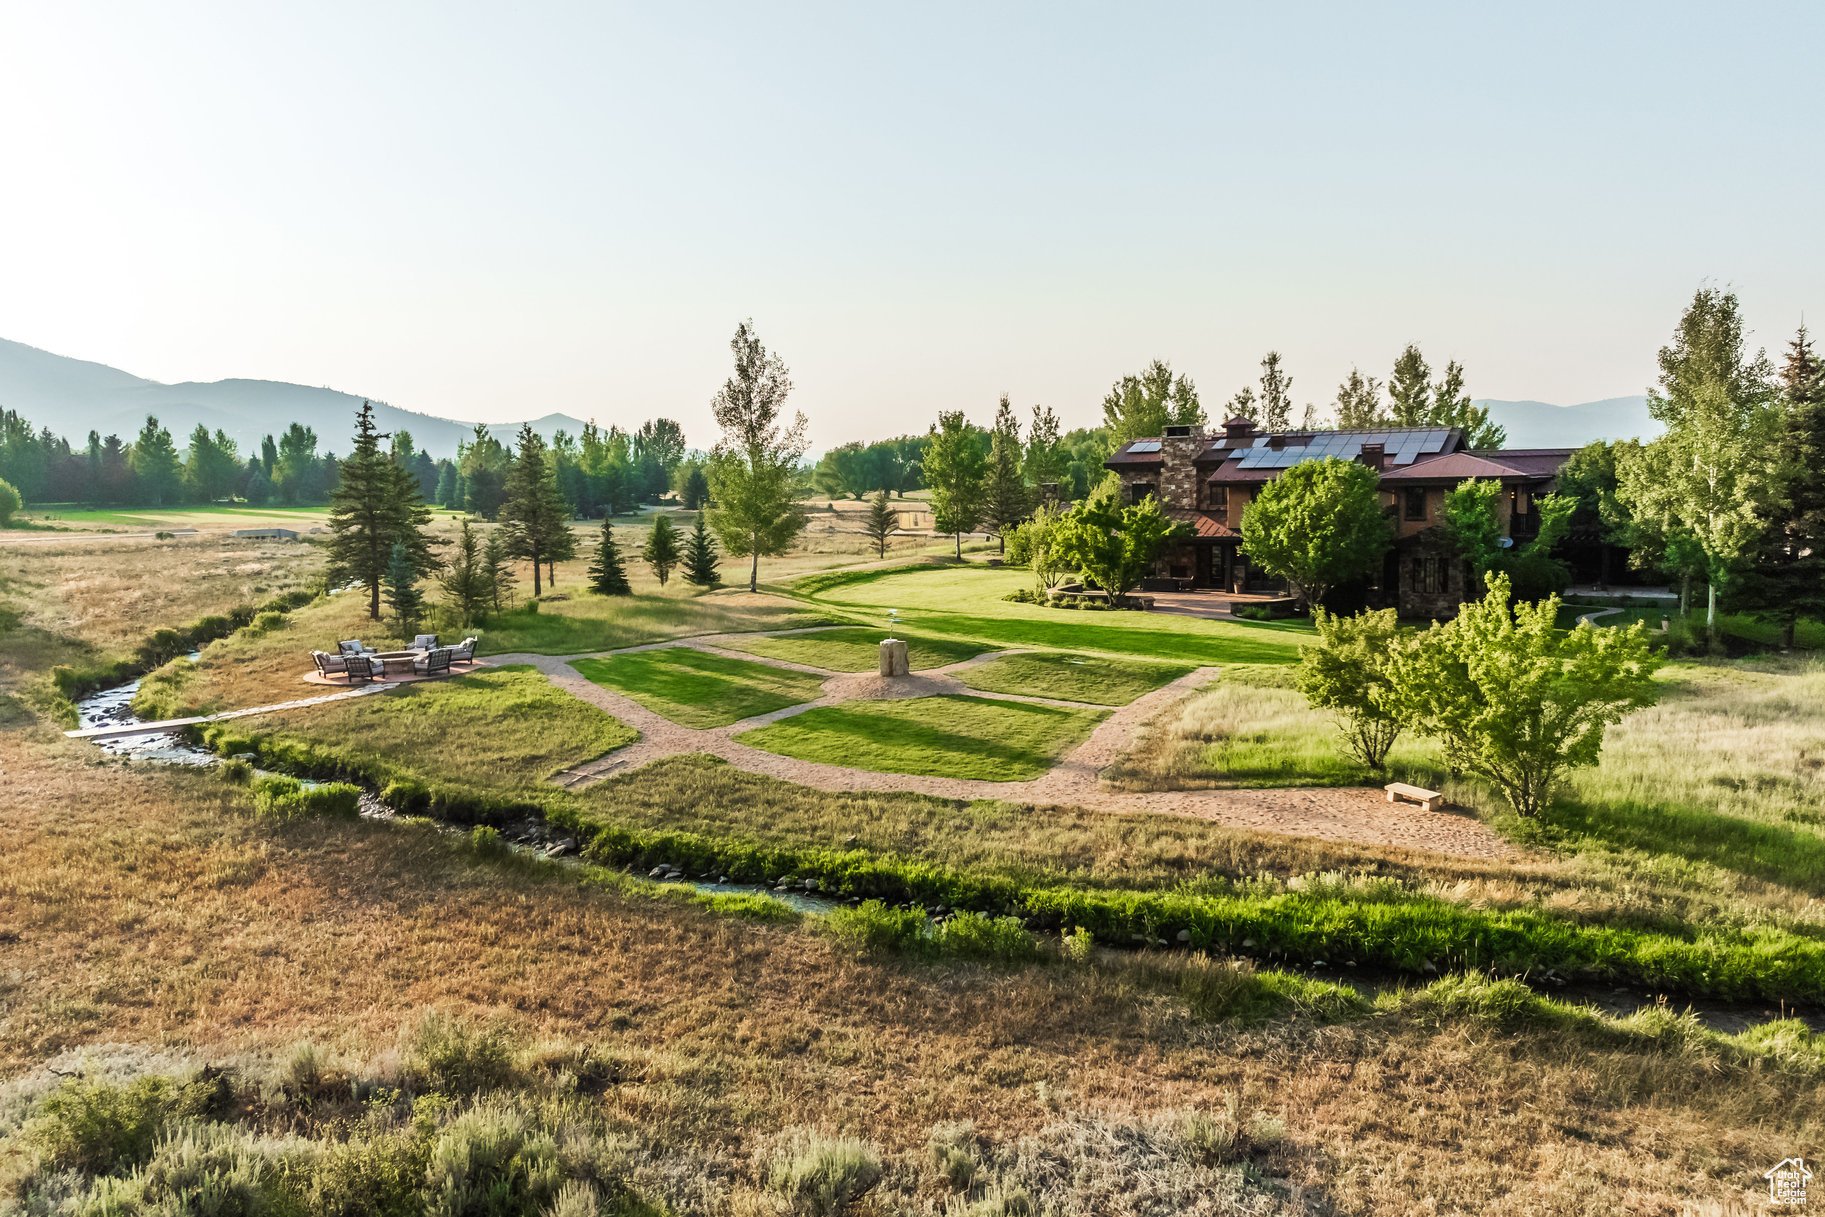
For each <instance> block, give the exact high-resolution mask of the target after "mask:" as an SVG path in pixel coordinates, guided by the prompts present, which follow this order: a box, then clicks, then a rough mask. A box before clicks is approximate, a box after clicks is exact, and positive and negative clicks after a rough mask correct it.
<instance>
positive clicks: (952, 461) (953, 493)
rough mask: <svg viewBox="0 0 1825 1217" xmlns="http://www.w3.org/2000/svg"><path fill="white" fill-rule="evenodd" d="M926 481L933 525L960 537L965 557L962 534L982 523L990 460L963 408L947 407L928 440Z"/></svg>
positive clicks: (959, 546) (940, 413)
mask: <svg viewBox="0 0 1825 1217" xmlns="http://www.w3.org/2000/svg"><path fill="white" fill-rule="evenodd" d="M924 465H925V484H926V486H928V487H929V488H930V489H931V492H932V498H931V503H932V524H933V527H934V528H935V529H936V530H937V531H938V532H940V533H945V532H948V533H953V534H955V535H956V538H957V556H958V557H959V558H961V557H962V556H963V534H964V533H966V532H971V531H973V530H974V529H975V527H976V525H977V524H979V523H981V522H982V509H983V502H982V489H983V485H982V484H983V480H984V478H985V477H986V475H987V472H988V461H987V460H986V459H985V458H984V457H983V455H982V450H981V449H980V448H978V447H977V446H976V437H975V436H974V435H972V434H971V433H970V425H969V424H968V423H966V422H964V421H963V411H961V410H944V411H940V412H939V414H938V421H937V422H936V423H934V424H933V425H932V429H931V433H930V435H928V436H927V437H926V440H925V461H924Z"/></svg>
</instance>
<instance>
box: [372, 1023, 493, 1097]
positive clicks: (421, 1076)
mask: <svg viewBox="0 0 1825 1217" xmlns="http://www.w3.org/2000/svg"><path fill="white" fill-rule="evenodd" d="M515 1047H516V1045H515V1041H514V1037H513V1035H512V1032H511V1031H510V1030H509V1029H508V1028H507V1027H506V1026H505V1025H504V1024H501V1023H483V1024H477V1023H472V1022H469V1021H467V1020H463V1019H458V1018H453V1017H451V1016H450V1015H446V1014H440V1013H437V1012H435V1011H433V1012H432V1013H430V1014H427V1015H426V1016H425V1017H424V1018H423V1019H421V1020H420V1021H419V1023H418V1026H417V1027H415V1028H413V1030H412V1033H411V1034H410V1035H409V1036H408V1037H407V1040H406V1045H405V1054H404V1061H403V1063H402V1067H401V1068H402V1071H403V1073H404V1075H405V1077H406V1079H407V1081H409V1082H410V1083H412V1084H413V1085H414V1086H416V1087H418V1088H420V1089H423V1090H434V1091H438V1092H440V1093H442V1094H449V1095H471V1094H476V1093H478V1092H479V1091H483V1090H496V1089H499V1088H501V1087H503V1086H506V1085H507V1084H508V1083H510V1082H512V1081H513V1080H514V1078H515V1076H516V1071H515V1069H514V1065H513V1056H514V1049H515Z"/></svg>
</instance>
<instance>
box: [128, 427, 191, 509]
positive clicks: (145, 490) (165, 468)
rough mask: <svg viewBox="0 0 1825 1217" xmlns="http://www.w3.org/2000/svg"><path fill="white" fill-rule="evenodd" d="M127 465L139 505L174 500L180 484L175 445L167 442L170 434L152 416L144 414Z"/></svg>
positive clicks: (150, 504)
mask: <svg viewBox="0 0 1825 1217" xmlns="http://www.w3.org/2000/svg"><path fill="white" fill-rule="evenodd" d="M127 463H128V465H129V466H130V467H131V468H132V470H133V480H134V481H135V482H136V483H137V484H138V486H137V489H138V492H139V499H140V501H141V502H142V503H145V504H146V505H148V506H150V507H163V506H166V505H167V504H169V503H174V502H176V501H177V492H178V488H179V487H180V486H182V485H183V481H184V474H183V465H182V463H181V462H180V461H179V460H178V456H177V446H176V445H175V444H173V443H172V442H171V432H169V431H167V430H166V429H165V428H163V427H161V426H159V425H158V419H157V418H155V417H154V416H153V415H150V414H148V415H146V425H145V426H144V427H141V428H140V432H139V438H138V439H136V440H134V441H133V451H132V453H131V454H130V455H129V456H128V458H127Z"/></svg>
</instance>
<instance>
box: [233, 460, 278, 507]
mask: <svg viewBox="0 0 1825 1217" xmlns="http://www.w3.org/2000/svg"><path fill="white" fill-rule="evenodd" d="M241 494H242V497H244V498H245V499H246V500H247V501H248V503H249V504H251V505H252V506H254V507H261V506H264V505H265V504H267V503H269V502H271V501H272V496H273V484H272V481H271V479H269V478H268V477H267V476H266V468H265V465H264V463H263V462H261V460H260V458H259V457H255V458H254V459H252V460H250V461H248V462H247V484H246V486H245V487H244V488H243V489H242V491H241Z"/></svg>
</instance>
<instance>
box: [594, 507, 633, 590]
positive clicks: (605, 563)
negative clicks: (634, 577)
mask: <svg viewBox="0 0 1825 1217" xmlns="http://www.w3.org/2000/svg"><path fill="white" fill-rule="evenodd" d="M589 588H590V590H591V591H593V592H595V593H596V594H597V595H599V596H631V595H633V594H634V589H633V588H632V587H630V586H628V582H627V568H626V567H624V566H622V565H621V551H620V550H619V549H617V548H616V547H615V526H614V525H613V524H612V523H610V522H609V519H608V517H607V516H603V517H602V539H601V540H600V541H598V542H596V555H595V557H594V558H592V559H591V560H590V563H589Z"/></svg>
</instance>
